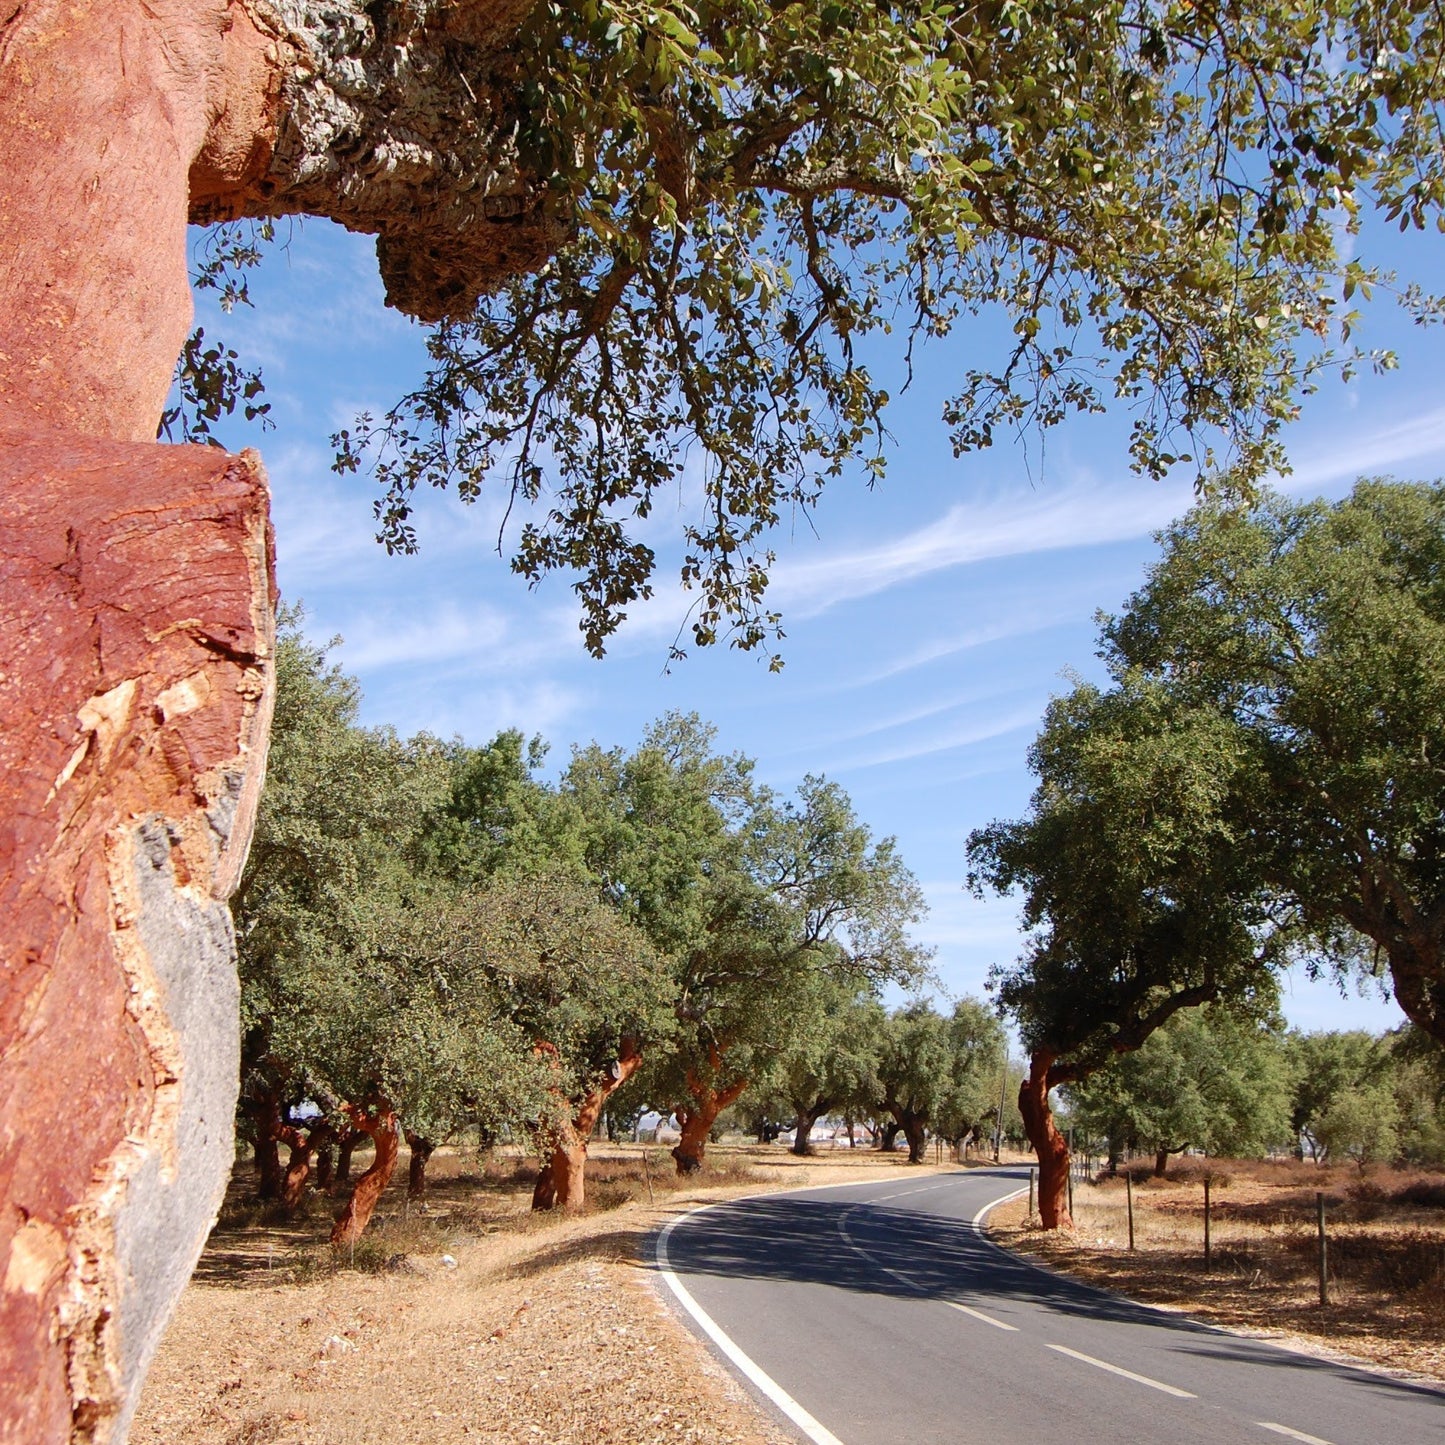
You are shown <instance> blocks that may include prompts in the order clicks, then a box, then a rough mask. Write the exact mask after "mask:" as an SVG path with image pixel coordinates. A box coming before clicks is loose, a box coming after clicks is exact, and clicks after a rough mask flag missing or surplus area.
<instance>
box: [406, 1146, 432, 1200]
mask: <svg viewBox="0 0 1445 1445" xmlns="http://www.w3.org/2000/svg"><path fill="white" fill-rule="evenodd" d="M406 1147H407V1149H408V1150H409V1151H410V1153H409V1158H408V1160H407V1170H406V1194H407V1198H408V1199H423V1198H425V1197H426V1166H427V1161H428V1160H429V1159H430V1158H431V1156H432V1154H433V1153H434V1152H435V1151H436V1147H437V1146H436V1145H435V1144H433V1143H432V1142H431V1140H430V1139H423V1138H422V1136H421V1135H420V1134H415V1133H413V1132H412V1131H411V1130H410V1129H408V1130H407V1131H406Z"/></svg>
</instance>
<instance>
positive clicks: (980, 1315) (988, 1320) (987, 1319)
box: [944, 1299, 1019, 1334]
mask: <svg viewBox="0 0 1445 1445" xmlns="http://www.w3.org/2000/svg"><path fill="white" fill-rule="evenodd" d="M944 1304H946V1305H947V1306H948V1307H949V1309H951V1310H958V1311H959V1312H960V1313H961V1314H966V1315H972V1316H973V1317H974V1319H976V1320H982V1321H983V1322H984V1324H986V1325H992V1326H993V1327H994V1329H996V1330H1009V1331H1010V1332H1011V1333H1013V1334H1018V1332H1019V1327H1018V1326H1017V1325H1006V1324H1004V1322H1003V1321H1002V1320H996V1319H994V1317H993V1316H992V1315H986V1314H984V1312H983V1311H982V1310H975V1309H970V1308H969V1307H968V1306H967V1305H961V1304H959V1303H958V1301H957V1300H951V1299H946V1300H944Z"/></svg>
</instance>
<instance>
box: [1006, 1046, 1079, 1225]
mask: <svg viewBox="0 0 1445 1445" xmlns="http://www.w3.org/2000/svg"><path fill="white" fill-rule="evenodd" d="M1053 1062H1054V1057H1053V1055H1052V1054H1046V1053H1038V1054H1034V1055H1033V1057H1032V1058H1031V1059H1030V1060H1029V1073H1028V1077H1027V1078H1026V1079H1025V1080H1024V1081H1023V1083H1022V1084H1020V1085H1019V1113H1020V1114H1021V1115H1022V1116H1023V1121H1024V1132H1025V1133H1026V1134H1027V1135H1028V1136H1029V1143H1030V1144H1032V1145H1033V1147H1034V1153H1035V1154H1036V1155H1037V1156H1038V1160H1039V1221H1040V1223H1041V1224H1042V1225H1043V1227H1044V1228H1045V1229H1072V1228H1073V1227H1074V1220H1073V1216H1072V1215H1071V1214H1070V1213H1069V1141H1068V1140H1067V1139H1065V1138H1064V1136H1063V1135H1062V1134H1061V1133H1059V1130H1058V1126H1057V1125H1056V1124H1055V1123H1054V1111H1053V1110H1052V1109H1051V1108H1050V1107H1049V1090H1050V1089H1051V1088H1052V1087H1053V1086H1054V1084H1055V1083H1060V1082H1064V1081H1063V1080H1057V1079H1051V1077H1050V1066H1051V1065H1052V1064H1053Z"/></svg>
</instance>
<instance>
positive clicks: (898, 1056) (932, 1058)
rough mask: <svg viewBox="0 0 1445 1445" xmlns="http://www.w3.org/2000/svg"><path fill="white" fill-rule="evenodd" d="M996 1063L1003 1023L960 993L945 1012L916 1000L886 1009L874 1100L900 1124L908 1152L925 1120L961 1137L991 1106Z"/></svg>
mask: <svg viewBox="0 0 1445 1445" xmlns="http://www.w3.org/2000/svg"><path fill="white" fill-rule="evenodd" d="M1003 1066H1004V1034H1003V1028H1002V1026H1001V1025H1000V1024H999V1022H998V1019H997V1018H996V1017H995V1016H994V1015H993V1013H992V1012H991V1011H990V1010H989V1009H988V1008H986V1007H985V1006H984V1005H983V1004H982V1003H980V1002H979V1001H978V1000H977V999H971V998H965V999H961V1000H960V1001H959V1002H958V1003H957V1004H956V1005H955V1006H954V1009H953V1012H952V1014H951V1015H949V1016H947V1017H945V1016H944V1015H943V1014H940V1013H939V1012H938V1010H937V1009H935V1008H934V1007H933V1005H932V1004H931V1003H929V1002H927V1001H925V1000H918V1001H915V1002H913V1003H910V1004H906V1005H904V1007H902V1008H900V1009H897V1010H895V1011H894V1012H893V1013H891V1014H890V1015H889V1016H888V1020H887V1023H886V1025H885V1027H884V1028H883V1029H882V1030H881V1032H880V1036H879V1045H878V1062H877V1065H876V1069H877V1080H878V1096H877V1103H878V1105H879V1106H880V1108H881V1109H883V1110H886V1111H887V1112H889V1113H891V1114H892V1115H893V1117H894V1118H895V1119H896V1120H897V1121H898V1122H899V1123H900V1124H901V1125H903V1127H904V1129H905V1130H906V1131H907V1132H908V1135H909V1144H910V1146H911V1147H912V1148H913V1150H914V1152H916V1141H915V1137H914V1135H915V1132H916V1131H917V1130H918V1129H920V1128H921V1127H922V1126H923V1125H926V1124H931V1125H933V1127H934V1128H935V1130H936V1131H937V1132H938V1133H940V1134H944V1135H947V1136H948V1137H949V1138H952V1139H961V1138H962V1137H963V1136H964V1135H965V1134H967V1133H968V1131H969V1130H970V1129H971V1128H972V1127H973V1126H974V1125H975V1124H977V1123H979V1122H980V1121H981V1120H982V1119H983V1117H984V1116H985V1115H986V1114H987V1113H988V1112H989V1111H990V1110H991V1109H996V1108H997V1107H998V1096H997V1092H996V1091H997V1088H998V1080H999V1074H1000V1071H1001V1070H1002V1068H1003Z"/></svg>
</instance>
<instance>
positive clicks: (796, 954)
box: [561, 714, 924, 1111]
mask: <svg viewBox="0 0 1445 1445" xmlns="http://www.w3.org/2000/svg"><path fill="white" fill-rule="evenodd" d="M713 739H714V733H713V730H712V729H711V728H710V727H707V726H706V725H704V724H703V723H701V722H700V720H699V719H698V718H697V717H696V716H682V715H678V714H669V715H668V716H666V717H664V718H662V719H661V720H659V722H658V723H656V724H655V725H654V726H653V727H652V728H651V729H649V731H648V733H647V735H646V736H645V737H644V739H643V742H642V745H641V746H640V747H639V748H638V749H637V750H636V751H635V752H633V753H631V754H628V753H625V752H624V751H622V750H621V749H614V750H611V751H604V750H602V749H600V748H597V747H595V746H593V747H590V748H585V749H579V750H578V751H577V752H576V753H575V754H574V756H573V759H572V763H571V765H570V766H569V767H568V769H567V771H566V773H565V775H564V777H563V780H562V786H561V792H562V797H563V800H564V803H565V804H566V806H568V807H570V808H572V809H574V810H575V814H576V822H575V824H574V826H575V827H576V828H577V829H578V831H579V833H580V836H581V837H582V838H583V839H584V843H583V857H584V860H585V862H586V864H587V867H588V868H589V869H590V870H591V872H592V873H593V875H594V876H596V877H597V878H598V879H599V880H600V882H601V885H602V888H603V890H604V893H605V895H606V896H607V897H609V898H610V899H612V901H613V902H614V903H615V904H616V905H617V906H618V907H619V908H620V909H621V910H622V912H623V914H624V916H626V917H628V918H630V919H632V920H634V921H635V922H636V923H637V924H638V925H639V926H640V927H641V928H642V929H643V931H644V932H645V933H646V934H647V936H648V937H649V938H650V939H651V940H652V942H653V944H654V946H655V947H656V948H657V949H658V950H659V951H660V952H662V953H664V954H666V955H667V957H668V958H669V959H670V961H671V969H672V974H671V983H670V995H669V996H670V999H671V1002H672V1007H673V1010H674V1012H675V1015H676V1017H677V1019H678V1023H679V1031H678V1034H677V1041H676V1048H675V1051H674V1052H672V1053H671V1054H669V1055H666V1056H663V1057H661V1058H658V1057H654V1058H652V1059H651V1060H650V1061H649V1066H648V1072H647V1079H646V1082H645V1083H644V1084H641V1085H639V1087H640V1088H642V1089H643V1090H644V1091H645V1092H647V1093H648V1095H649V1097H650V1098H651V1099H652V1100H653V1101H654V1102H655V1103H656V1104H657V1105H658V1106H659V1107H660V1108H662V1109H663V1110H664V1111H666V1110H668V1109H671V1108H672V1107H674V1106H675V1105H677V1104H679V1103H681V1102H683V1101H684V1100H686V1099H688V1098H690V1097H695V1096H696V1091H697V1090H698V1089H701V1090H703V1091H704V1092H706V1093H708V1094H716V1093H719V1092H722V1091H726V1090H728V1089H732V1088H735V1087H740V1086H741V1084H743V1083H747V1082H751V1081H753V1080H756V1079H759V1078H761V1077H763V1076H764V1075H765V1074H766V1073H767V1072H768V1071H769V1069H770V1068H771V1067H772V1065H773V1064H774V1062H775V1061H776V1060H777V1059H778V1058H779V1057H780V1056H781V1055H782V1054H783V1053H784V1052H785V1051H786V1049H787V1048H788V1047H789V1046H790V1043H791V1041H792V1040H794V1039H796V1038H799V1037H802V1036H804V1035H806V1032H807V1027H808V1021H809V1010H810V1009H811V1007H812V1006H813V1004H814V1003H819V1004H821V1001H822V999H823V998H824V997H825V996H826V994H827V986H826V985H827V984H828V983H829V982H831V983H833V984H836V985H840V986H845V987H847V988H848V989H849V990H855V989H856V988H857V987H858V986H859V985H860V984H863V983H865V982H882V981H885V980H889V979H899V980H904V979H908V978H912V977H914V976H916V975H917V973H918V971H919V969H920V968H921V967H922V962H923V957H924V955H923V953H922V951H921V950H920V949H918V947H917V946H916V945H915V944H913V943H912V942H911V941H910V940H909V938H908V935H907V926H908V924H909V923H911V922H912V921H914V920H915V919H916V918H917V917H918V916H919V914H920V912H921V910H922V906H923V905H922V896H921V892H920V890H919V889H918V886H917V884H916V882H915V881H914V880H913V878H912V875H911V874H909V873H908V871H907V869H906V868H905V867H904V866H903V863H902V861H901V860H900V859H899V857H898V855H897V850H896V848H895V847H894V844H893V841H892V840H891V839H884V840H880V841H875V840H873V838H872V836H871V834H870V833H869V830H868V829H867V828H866V827H865V826H864V825H863V824H862V823H860V822H859V821H858V819H857V818H856V816H855V815H854V813H853V811H852V805H851V803H850V802H849V800H848V798H847V795H846V794H845V793H843V791H842V790H841V789H840V788H838V787H837V786H836V785H835V784H831V783H828V782H826V781H825V780H823V779H820V778H808V779H805V780H804V782H803V784H802V785H801V786H800V788H799V789H798V794H797V798H796V799H789V800H779V799H778V798H776V797H775V796H774V795H773V794H772V793H771V791H770V790H768V789H766V788H763V787H761V786H759V785H758V784H757V783H756V782H755V781H754V779H753V776H752V774H753V764H752V762H751V760H750V759H747V758H743V757H740V756H738V755H719V754H717V753H715V752H714V751H713ZM815 985H816V986H815Z"/></svg>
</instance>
